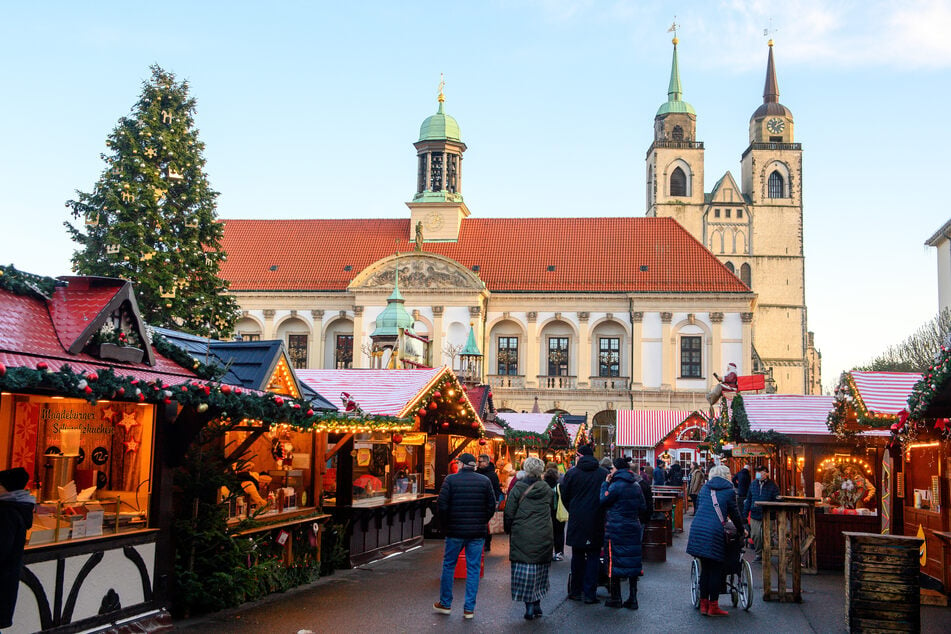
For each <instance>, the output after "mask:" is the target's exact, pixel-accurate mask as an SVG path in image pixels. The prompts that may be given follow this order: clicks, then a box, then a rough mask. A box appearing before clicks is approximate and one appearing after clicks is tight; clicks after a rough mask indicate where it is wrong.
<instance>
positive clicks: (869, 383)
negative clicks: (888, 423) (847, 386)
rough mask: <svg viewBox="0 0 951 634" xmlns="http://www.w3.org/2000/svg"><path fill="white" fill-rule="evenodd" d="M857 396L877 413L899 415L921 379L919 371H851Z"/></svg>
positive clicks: (866, 407) (868, 408)
mask: <svg viewBox="0 0 951 634" xmlns="http://www.w3.org/2000/svg"><path fill="white" fill-rule="evenodd" d="M850 374H851V375H852V381H853V382H854V383H855V388H856V392H857V393H856V395H855V396H856V397H857V398H858V399H860V400H861V402H862V404H864V406H865V409H866V410H868V411H869V412H874V413H877V414H890V415H892V416H894V415H897V414H898V413H899V412H900V411H902V410H903V409H906V408H907V407H908V397H909V396H910V395H911V391H912V389H913V388H914V387H915V384H916V383H918V381H920V380H921V374H919V373H917V372H859V371H855V372H851V373H850Z"/></svg>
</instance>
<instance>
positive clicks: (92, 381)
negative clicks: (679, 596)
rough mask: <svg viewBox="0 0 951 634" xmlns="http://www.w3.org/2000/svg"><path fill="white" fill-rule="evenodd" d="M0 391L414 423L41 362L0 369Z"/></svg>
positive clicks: (322, 423)
mask: <svg viewBox="0 0 951 634" xmlns="http://www.w3.org/2000/svg"><path fill="white" fill-rule="evenodd" d="M0 390H3V391H8V392H52V393H54V394H56V395H58V396H65V397H71V398H81V399H85V400H87V401H89V402H90V403H93V404H95V403H96V402H97V401H99V400H102V399H110V400H119V401H131V402H138V403H153V404H158V403H166V404H169V403H171V402H172V400H175V401H177V402H179V403H180V404H182V405H185V406H191V407H194V408H195V409H196V410H197V411H198V412H200V413H204V412H206V411H208V410H209V409H210V408H214V409H213V414H215V415H216V416H217V417H218V418H222V419H230V420H233V421H240V420H252V421H259V422H261V423H264V424H271V425H275V424H287V425H290V426H292V427H295V428H297V429H300V430H311V429H312V430H316V431H334V430H341V429H343V430H347V431H409V430H411V429H412V428H413V421H411V420H409V419H406V418H398V417H395V416H378V415H374V414H360V415H355V416H350V415H347V414H344V413H340V412H318V411H315V410H314V409H313V408H311V407H310V405H309V404H308V403H307V402H305V401H301V400H298V399H292V398H289V397H285V396H280V395H278V394H272V393H270V392H265V393H261V392H253V391H251V392H249V391H246V390H244V389H243V388H241V387H236V386H232V385H228V384H227V383H222V384H214V383H206V382H201V381H197V380H191V381H187V382H185V383H180V384H176V385H170V384H166V383H164V382H163V381H162V380H161V379H157V380H155V381H143V380H139V379H135V378H133V377H129V376H119V375H117V374H116V373H115V371H114V370H112V369H111V368H106V369H103V370H100V371H98V372H86V373H77V372H74V371H73V370H72V368H71V367H70V366H69V365H68V364H67V365H63V366H62V368H60V369H59V371H53V370H51V369H50V368H48V367H47V365H46V363H45V362H40V363H38V364H37V367H36V368H35V369H33V368H26V367H15V368H5V367H3V366H2V365H0Z"/></svg>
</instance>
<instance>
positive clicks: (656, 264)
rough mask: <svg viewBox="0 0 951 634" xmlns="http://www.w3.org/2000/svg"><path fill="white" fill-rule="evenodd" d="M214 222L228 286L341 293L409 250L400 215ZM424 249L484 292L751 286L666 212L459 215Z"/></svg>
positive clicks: (404, 222)
mask: <svg viewBox="0 0 951 634" xmlns="http://www.w3.org/2000/svg"><path fill="white" fill-rule="evenodd" d="M223 222H224V238H223V239H222V246H223V248H224V250H225V251H226V252H227V254H228V259H227V260H226V261H225V262H224V264H223V265H222V268H221V275H222V277H223V278H224V279H226V280H228V282H230V283H231V289H232V290H234V291H255V290H328V291H342V290H345V289H346V288H347V286H348V285H349V284H350V282H351V280H353V278H354V277H355V276H356V275H357V274H358V273H360V271H362V270H363V269H365V268H366V267H367V266H369V265H370V264H372V263H373V262H376V261H377V260H380V259H382V258H384V257H387V256H389V255H392V254H393V253H394V252H395V251H396V250H397V249H399V250H400V251H401V252H404V253H405V252H408V251H411V250H412V248H413V245H412V243H411V242H409V240H408V237H409V235H410V221H409V219H378V220H360V219H343V220H225V221H223ZM423 250H424V251H426V252H430V253H436V254H439V255H443V256H446V257H448V258H451V259H453V260H455V261H457V262H459V263H460V264H462V265H463V266H465V267H467V268H472V267H473V266H474V265H478V266H479V272H478V275H479V277H480V278H481V279H482V280H483V281H484V282H485V284H486V286H487V287H488V289H489V290H490V291H528V292H532V291H534V292H538V291H591V292H648V293H649V292H674V293H703V292H708V293H747V292H750V291H749V289H748V288H747V287H746V285H745V284H743V283H742V282H741V281H740V280H739V279H738V278H737V277H736V276H735V275H733V274H732V273H730V271H729V270H728V269H727V268H726V267H725V266H723V264H721V263H720V262H719V261H718V260H717V259H716V258H715V257H714V256H713V254H711V253H710V252H709V251H708V250H707V249H706V248H704V246H703V245H702V244H700V243H699V242H697V240H696V239H695V238H694V237H693V236H691V235H690V234H689V233H688V232H687V231H686V230H685V229H683V227H681V226H680V225H679V224H677V222H676V221H674V220H672V219H670V218H466V219H464V220H463V221H462V226H461V228H460V231H459V240H458V241H457V242H430V243H426V244H424V245H423ZM347 266H349V267H351V268H350V270H346V268H345V267H347ZM552 266H554V270H553V271H549V270H548V269H549V267H552Z"/></svg>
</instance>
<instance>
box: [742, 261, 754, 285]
mask: <svg viewBox="0 0 951 634" xmlns="http://www.w3.org/2000/svg"><path fill="white" fill-rule="evenodd" d="M752 275H753V274H752V271H751V270H750V265H749V264H746V263H744V264H743V266H741V267H740V279H741V280H742V281H743V283H744V284H746V285H747V286H749V287H750V288H752V287H753V279H752Z"/></svg>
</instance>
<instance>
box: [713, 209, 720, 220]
mask: <svg viewBox="0 0 951 634" xmlns="http://www.w3.org/2000/svg"><path fill="white" fill-rule="evenodd" d="M713 217H714V218H719V217H720V210H719V209H714V210H713Z"/></svg>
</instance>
